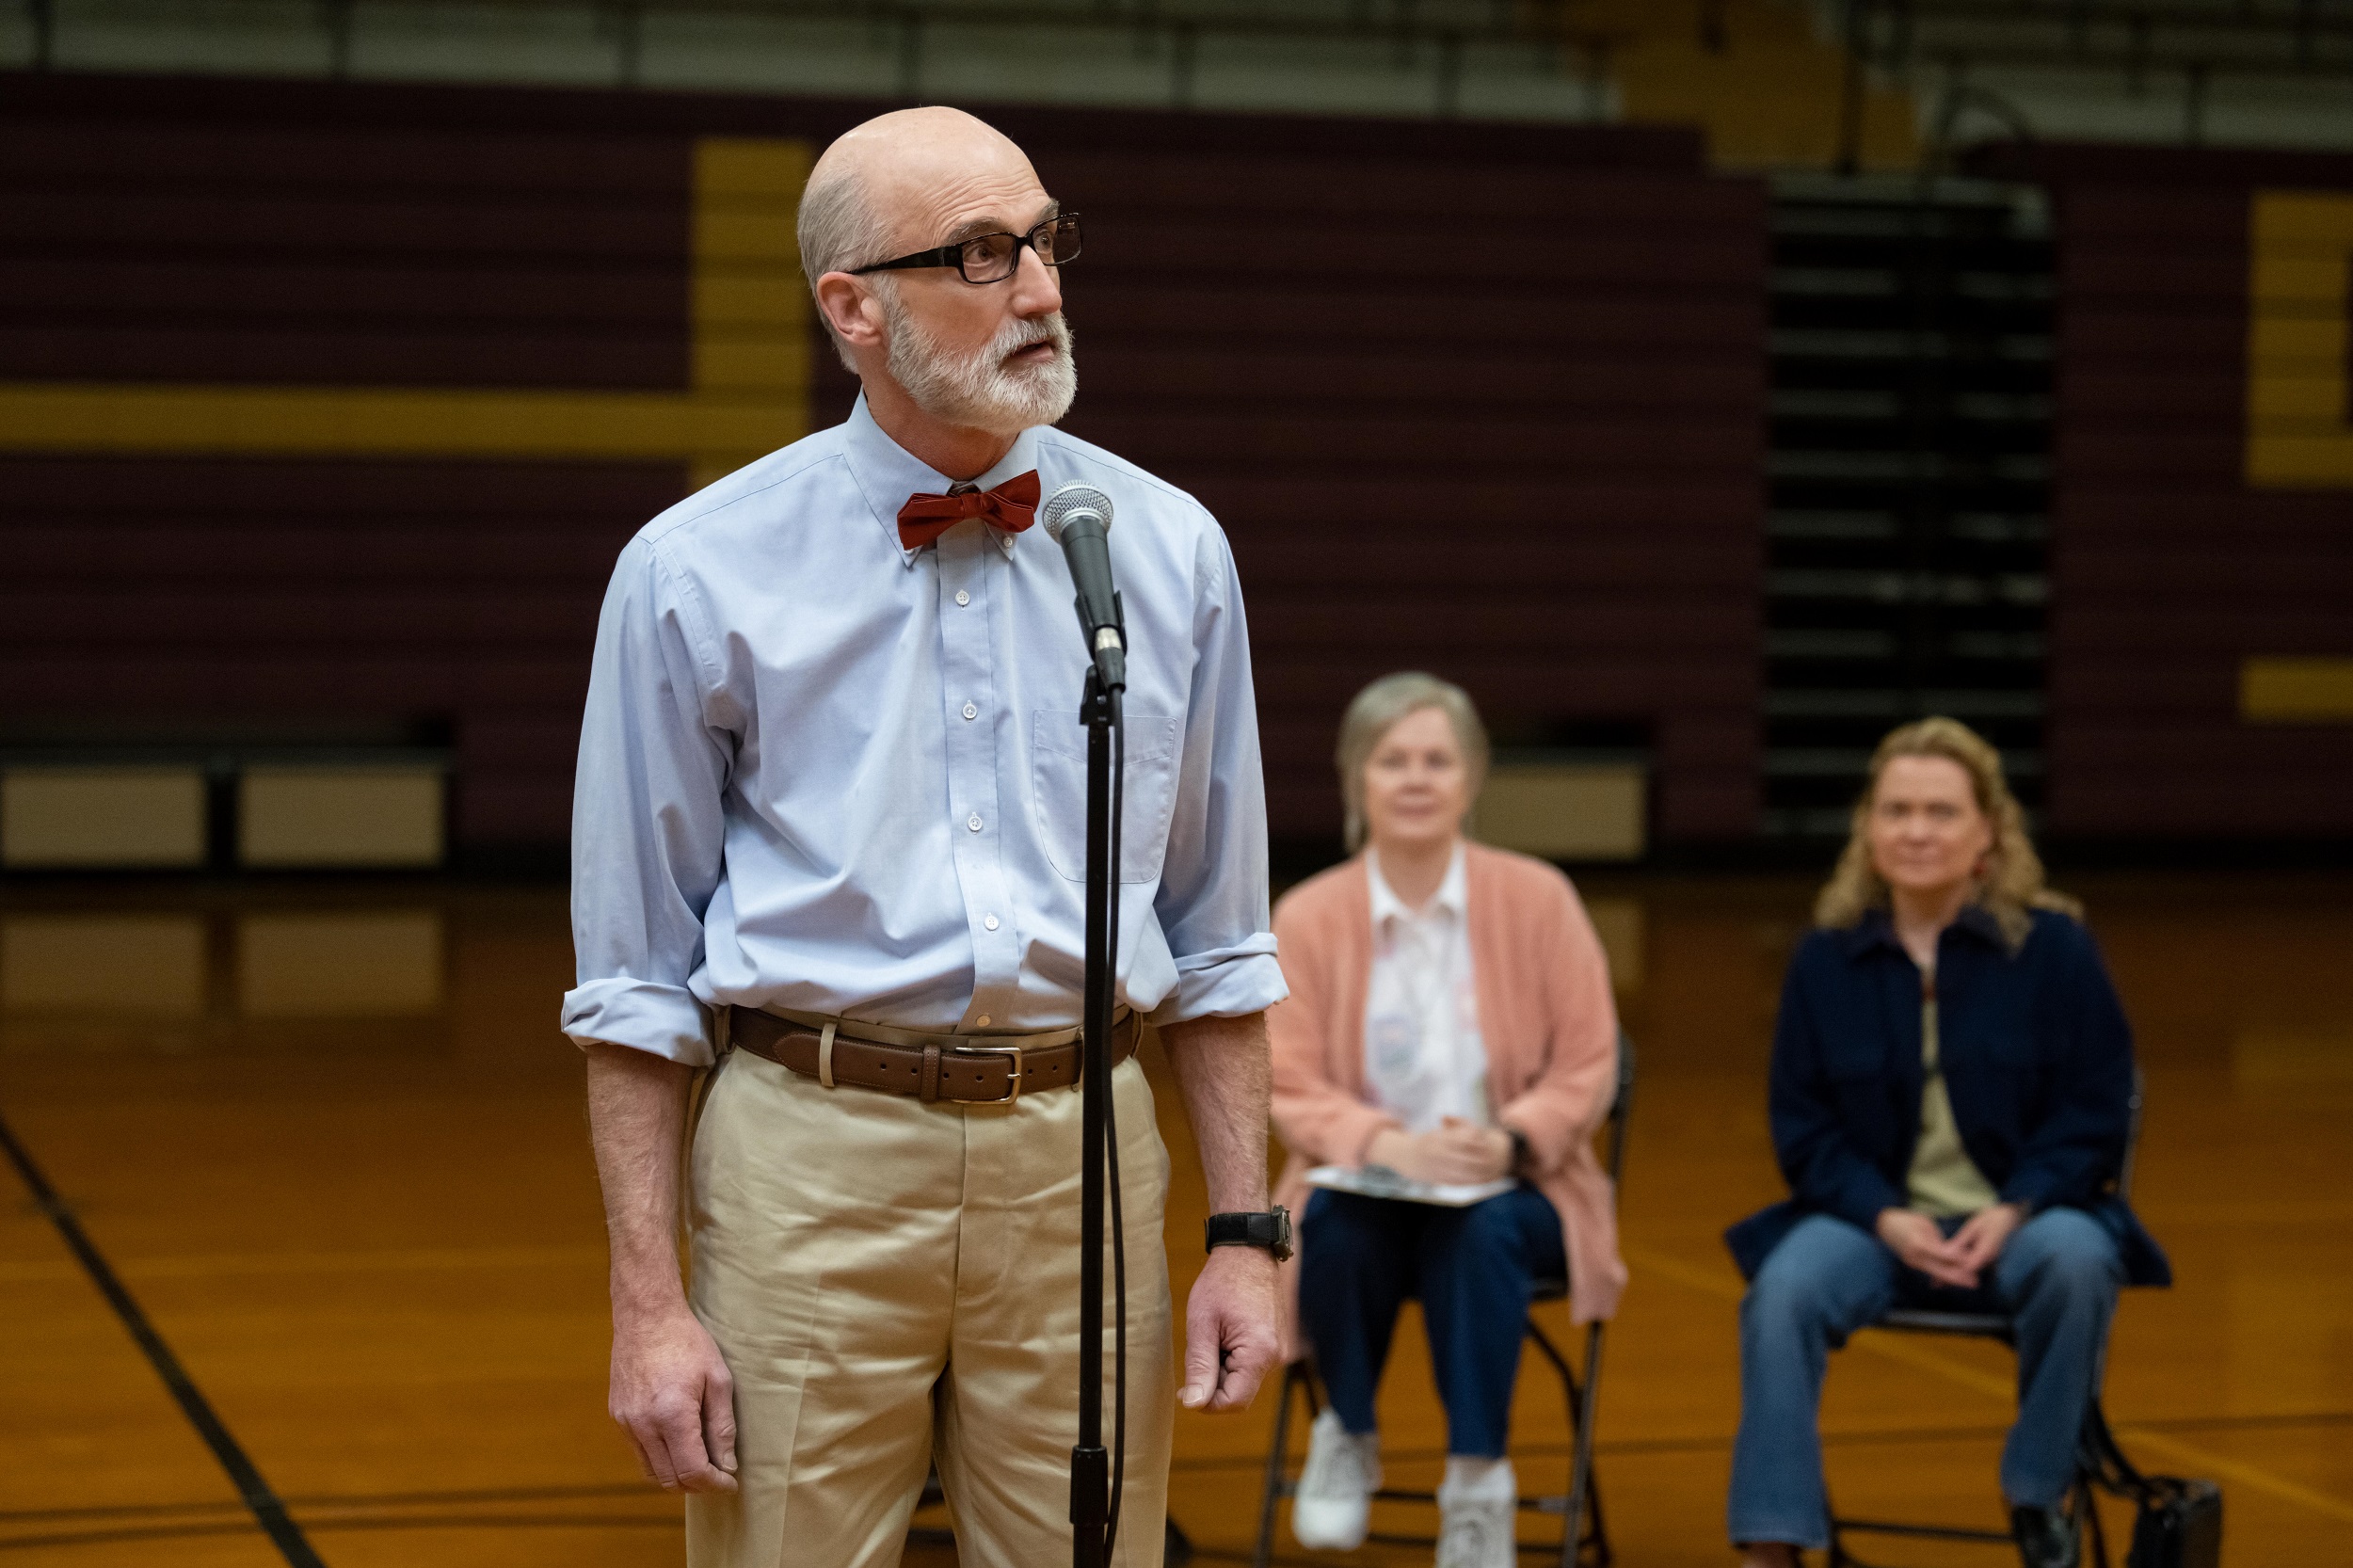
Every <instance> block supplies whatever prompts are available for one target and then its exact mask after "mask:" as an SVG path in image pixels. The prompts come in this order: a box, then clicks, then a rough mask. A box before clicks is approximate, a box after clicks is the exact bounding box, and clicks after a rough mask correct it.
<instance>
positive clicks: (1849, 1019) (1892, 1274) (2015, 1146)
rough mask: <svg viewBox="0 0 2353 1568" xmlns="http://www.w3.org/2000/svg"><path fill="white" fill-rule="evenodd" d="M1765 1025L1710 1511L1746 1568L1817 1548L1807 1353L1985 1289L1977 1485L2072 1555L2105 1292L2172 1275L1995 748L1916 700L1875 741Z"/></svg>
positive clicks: (2092, 993) (2125, 1102)
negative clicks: (1729, 1423) (2013, 1411)
mask: <svg viewBox="0 0 2353 1568" xmlns="http://www.w3.org/2000/svg"><path fill="white" fill-rule="evenodd" d="M1815 923H1816V926H1817V929H1816V930H1815V932H1814V933H1813V935H1811V936H1808V937H1807V938H1806V939H1805V940H1804V941H1803V942H1801V944H1800V945H1799V947H1798V951H1797V953H1796V955H1795V956H1794V957H1792V958H1791V959H1790V961H1789V977H1788V979H1787V981H1786V982H1785V983H1784V984H1783V987H1782V994H1781V1019H1780V1022H1779V1023H1778V1024H1777V1025H1776V1026H1775V1028H1774V1032H1773V1066H1772V1080H1771V1091H1770V1102H1771V1114H1772V1128H1773V1147H1774V1149H1775V1151H1776V1153H1777V1154H1778V1156H1779V1158H1780V1161H1781V1169H1782V1174H1783V1175H1784V1176H1786V1177H1787V1178H1788V1182H1789V1191H1790V1196H1789V1199H1788V1201H1787V1202H1785V1203H1779V1204H1775V1205H1774V1206H1773V1207H1771V1208H1768V1209H1766V1210H1764V1211H1763V1212H1762V1213H1760V1214H1757V1215H1754V1216H1753V1217H1752V1218H1750V1219H1748V1220H1744V1221H1742V1222H1741V1223H1740V1224H1737V1225H1735V1226H1734V1227H1733V1228H1732V1230H1731V1231H1730V1232H1729V1234H1728V1235H1727V1237H1726V1240H1728V1241H1729V1242H1730V1243H1731V1246H1732V1251H1733V1256H1734V1257H1735V1258H1736V1260H1737V1262H1738V1263H1739V1265H1740V1270H1741V1272H1743V1273H1745V1274H1747V1275H1748V1276H1749V1280H1750V1285H1749V1293H1748V1297H1747V1299H1746V1300H1744V1301H1743V1302H1742V1303H1741V1304H1740V1432H1739V1436H1738V1437H1737V1439H1736V1440H1735V1443H1734V1446H1733V1450H1732V1496H1731V1504H1730V1513H1731V1519H1730V1524H1731V1533H1732V1539H1733V1541H1734V1543H1735V1544H1737V1545H1738V1546H1739V1547H1740V1548H1741V1550H1742V1551H1743V1553H1744V1554H1745V1555H1744V1561H1745V1562H1746V1563H1747V1564H1748V1565H1749V1568H1795V1565H1796V1563H1797V1561H1798V1552H1799V1549H1800V1548H1801V1547H1807V1546H1812V1547H1822V1546H1826V1545H1828V1544H1830V1511H1829V1505H1828V1502H1827V1500H1826V1497H1825V1496H1824V1492H1823V1485H1822V1448H1821V1440H1820V1437H1819V1436H1818V1435H1817V1431H1816V1425H1815V1421H1816V1412H1817V1406H1818V1405H1819V1403H1820V1400H1821V1390H1822V1373H1823V1368H1824V1363H1825V1358H1826V1355H1827V1353H1828V1352H1829V1351H1830V1350H1831V1349H1832V1348H1833V1347H1835V1346H1838V1345H1841V1344H1844V1343H1845V1342H1846V1339H1847V1336H1849V1335H1850V1334H1852V1333H1853V1332H1854V1331H1855V1330H1856V1329H1859V1328H1862V1327H1864V1326H1865V1325H1866V1324H1869V1323H1871V1322H1873V1321H1876V1320H1878V1319H1879V1318H1880V1316H1881V1314H1883V1313H1885V1312H1886V1311H1887V1310H1888V1309H1889V1308H1890V1307H1893V1306H1897V1305H1904V1306H1915V1307H1928V1308H1932V1309H1939V1310H1945V1311H1975V1312H2004V1313H2009V1314H2010V1315H2011V1316H2012V1318H2013V1320H2015V1322H2016V1324H2017V1343H2018V1420H2017V1424H2016V1425H2015V1426H2013V1427H2012V1428H2011V1429H2010V1433H2009V1445H2008V1447H2007V1448H2004V1450H2003V1452H2002V1477H2001V1480H2002V1491H2003V1493H2004V1495H2005V1496H2008V1498H2009V1503H2010V1517H2011V1529H2012V1532H2013V1534H2014V1535H2015V1537H2016V1539H2017V1542H2018V1549H2019V1555H2020V1557H2021V1559H2022V1560H2024V1561H2025V1564H2026V1568H2074V1565H2075V1564H2076V1563H2077V1562H2078V1561H2079V1560H2080V1557H2081V1537H2080V1529H2081V1521H2080V1520H2077V1519H2074V1518H2073V1517H2071V1516H2070V1515H2069V1514H2068V1512H2066V1510H2065V1509H2064V1507H2063V1506H2062V1505H2063V1504H2064V1502H2065V1499H2066V1497H2067V1494H2068V1490H2069V1487H2070V1485H2071V1483H2072V1482H2073V1478H2074V1473H2075V1440H2076V1434H2077V1433H2078V1432H2081V1431H2082V1430H2083V1424H2084V1416H2085V1411H2086V1408H2087V1407H2088V1405H2089V1402H2090V1400H2091V1397H2092V1394H2093V1392H2094V1389H2093V1381H2094V1379H2095V1378H2096V1377H2097V1376H2098V1368H2099V1364H2100V1346H2101V1344H2102V1342H2103V1341H2104V1340H2105V1337H2106V1336H2107V1329H2108V1317H2109V1315H2110V1314H2111V1313H2112V1312H2113V1311H2114V1310H2115V1309H2116V1292H2117V1288H2119V1287H2120V1286H2123V1285H2164V1284H2168V1283H2169V1282H2170V1280H2171V1274H2170V1273H2169V1270H2168V1268H2167V1265H2166V1261H2165V1255H2164V1254H2163V1253H2161V1252H2159V1251H2158V1250H2157V1245H2156V1243H2155V1242H2154V1241H2153V1240H2150V1238H2149V1234H2148V1232H2146V1231H2144V1230H2142V1229H2141V1227H2140V1222H2139V1221H2138V1220H2137V1219H2135V1218H2134V1217H2133V1211H2132V1210H2131V1209H2130V1208H2127V1207H2125V1204H2124V1201H2123V1200H2122V1199H2121V1198H2120V1197H2119V1196H2117V1194H2116V1192H2115V1181H2116V1176H2117V1172H2118V1169H2119V1166H2120V1164H2121V1160H2122V1159H2123V1154H2124V1144H2125V1141H2126V1138H2127V1135H2128V1128H2129V1127H2130V1124H2131V1097H2132V1091H2133V1040H2132V1032H2131V1029H2130V1027H2129V1026H2128V1025H2127V1024H2126V1023H2125V1021H2124V1011H2123V1008H2122V1007H2121V1006H2120V1005H2119V1004H2118V1002H2117V999H2116V990H2115V988H2114V987H2113V986H2112V985H2110V984H2109V983H2108V975H2107V970H2106V968H2105V967H2104V966H2103V965H2102V964H2101V962H2100V950H2099V949H2098V948H2097V947H2096V946H2095V945H2094V944H2093V942H2092V940H2091V936H2090V933H2089V932H2088V931H2086V930H2085V929H2084V927H2083V924H2082V921H2081V920H2080V919H2079V918H2078V911H2077V908H2076V905H2075V904H2074V902H2073V900H2071V899H2066V898H2062V897H2061V896H2059V895H2058V894H2057V893H2054V892H2052V891H2051V890H2050V889H2049V888H2046V887H2044V886H2043V882H2042V862H2041V860H2040V859H2039V858H2037V857H2036V856H2035V852H2034V846H2033V845H2032V844H2030V843H2028V842H2027V840H2026V834H2025V827H2024V825H2023V823H2022V820H2021V817H2020V814H2019V810H2018V803H2017V802H2016V801H2015V800H2014V799H2012V798H2011V796H2010V792H2009V786H2008V785H2007V784H2005V783H2004V782H2003V779H2002V764H2001V759H2000V757H1999V756H1997V755H1996V754H1995V752H1994V750H1993V747H1992V746H1990V745H1988V744H1986V743H1985V742H1984V741H1982V740H1980V739H1979V738H1978V737H1977V735H1976V734H1975V733H1973V732H1972V731H1971V730H1969V729H1968V728H1966V727H1965V726H1963V725H1961V724H1959V723H1956V722H1955V721H1954V720H1951V719H1923V720H1921V721H1920V722H1919V723H1917V724H1912V725H1906V726H1905V727H1904V728H1901V729H1898V730H1897V731H1895V732H1894V733H1893V734H1891V735H1889V736H1888V737H1887V738H1886V740H1884V741H1882V742H1881V743H1880V747H1879V751H1878V753H1877V755H1875V756H1874V757H1873V758H1872V760H1871V770H1870V777H1869V781H1868V782H1867V784H1866V785H1865V789H1864V794H1863V799H1862V800H1861V801H1860V802H1859V803H1858V804H1857V805H1856V807H1855V812H1854V827H1853V832H1852V837H1851V838H1850V839H1849V842H1848V844H1847V850H1846V854H1845V856H1843V857H1842V858H1841V859H1840V860H1839V862H1838V869H1837V871H1836V872H1834V873H1833V875H1832V877H1831V880H1830V884H1829V886H1827V887H1826V888H1823V889H1822V895H1821V898H1820V900H1819V901H1818V902H1817V904H1816V905H1815Z"/></svg>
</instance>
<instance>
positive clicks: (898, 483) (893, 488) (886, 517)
mask: <svg viewBox="0 0 2353 1568" xmlns="http://www.w3.org/2000/svg"><path fill="white" fill-rule="evenodd" d="M1040 428H1042V426H1038V425H1032V426H1031V427H1030V428H1029V429H1027V430H1024V431H1022V432H1021V434H1019V435H1018V436H1016V437H1015V438H1014V439H1013V446H1012V448H1011V450H1009V451H1007V452H1006V454H1005V455H1004V456H1003V457H1001V458H1000V459H999V460H998V462H997V465H996V466H995V467H994V468H992V469H990V470H989V471H988V472H986V473H984V474H982V475H981V476H980V477H979V478H977V479H975V480H973V481H972V483H973V484H974V485H975V486H977V487H978V488H981V489H984V490H993V489H995V488H997V487H998V486H1000V485H1001V484H1003V483H1004V482H1005V481H1006V480H1008V479H1011V478H1012V477H1013V476H1014V475H1015V474H1016V473H1027V472H1030V471H1031V470H1032V469H1033V468H1035V467H1037V449H1038V440H1037V433H1038V431H1039V429H1040ZM841 430H842V448H841V449H842V453H843V455H844V456H846V457H847V458H848V459H849V463H850V475H851V477H852V478H854V479H856V481H857V488H858V490H859V493H861V494H863V495H864V496H865V497H866V504H867V506H868V507H869V508H870V509H871V510H872V513H873V515H874V520H875V521H876V522H877V523H879V524H881V525H882V531H883V536H884V537H885V538H886V539H887V540H888V541H889V545H890V548H891V549H892V550H894V551H897V552H898V553H899V556H900V564H901V565H903V566H908V567H912V566H913V565H915V558H916V557H917V556H918V555H920V554H921V553H922V552H921V551H920V550H906V549H903V548H901V546H900V544H899V508H900V507H902V506H904V505H905V504H907V497H909V496H911V495H945V494H946V493H947V492H948V488H949V487H950V486H951V485H952V484H954V483H955V482H956V481H954V480H952V479H951V478H949V477H948V476H947V475H946V474H944V473H942V472H939V471H938V470H937V469H936V468H933V467H932V466H931V465H930V464H929V463H926V462H924V461H923V460H922V459H921V458H920V457H918V456H915V455H914V454H913V453H911V452H909V451H908V450H907V449H906V448H905V447H904V446H901V445H900V444H899V443H898V442H897V441H894V440H891V439H890V437H889V436H888V435H887V434H886V433H885V432H884V430H883V427H882V426H881V425H879V424H875V423H874V416H873V414H872V413H871V412H870V411H868V409H867V407H866V394H865V393H864V392H860V393H858V395H857V402H856V405H855V406H853V407H852V408H851V409H850V417H849V419H848V420H847V421H845V422H844V423H843V424H842V427H841ZM982 526H983V527H986V526H987V525H986V524H985V523H984V524H982ZM1013 537H1014V536H1013V535H1010V534H1008V535H1006V536H1005V538H1006V539H1007V540H1008V541H1010V540H1011V539H1012V538H1013Z"/></svg>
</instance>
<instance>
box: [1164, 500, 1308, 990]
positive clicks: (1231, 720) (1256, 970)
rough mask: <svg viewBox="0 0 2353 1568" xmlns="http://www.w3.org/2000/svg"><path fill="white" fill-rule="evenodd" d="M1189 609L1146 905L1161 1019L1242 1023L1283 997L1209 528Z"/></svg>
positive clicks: (1250, 737) (1239, 673) (1219, 564)
mask: <svg viewBox="0 0 2353 1568" xmlns="http://www.w3.org/2000/svg"><path fill="white" fill-rule="evenodd" d="M1193 606H1194V607H1193V652H1194V659H1193V687H1192V693H1191V696H1190V699H1189V701H1188V703H1187V709H1186V719H1185V739H1184V755H1183V758H1182V760H1181V763H1180V767H1179V771H1178V776H1177V805H1176V811H1175V815H1174V817H1173V819H1172V821H1171V823H1170V824H1169V834H1168V855H1167V858H1166V859H1165V861H1164V862H1163V863H1162V868H1161V872H1160V894H1159V896H1158V898H1157V899H1156V900H1155V901H1154V904H1153V911H1154V913H1155V914H1156V915H1157V916H1158V917H1159V919H1160V930H1161V931H1162V932H1163V933H1164V934H1165V935H1166V936H1167V938H1168V950H1169V953H1170V955H1171V956H1172V957H1173V958H1174V959H1175V961H1176V966H1177V990H1176V993H1175V994H1174V995H1173V996H1172V997H1170V998H1169V1000H1167V1001H1165V1002H1163V1003H1162V1004H1161V1005H1160V1009H1159V1010H1158V1012H1157V1013H1156V1014H1155V1019H1156V1021H1158V1022H1160V1023H1178V1022H1182V1021H1183V1020H1185V1019H1187V1018H1202V1017H1225V1018H1232V1017H1241V1016H1245V1015H1247V1014H1251V1013H1257V1012H1262V1011H1264V1010H1265V1009H1266V1008H1269V1007H1272V1006H1273V1004H1274V1003H1276V1002H1278V1001H1280V1000H1283V998H1284V997H1285V996H1287V995H1289V988H1288V987H1287V986H1286V985H1285V984H1284V983H1283V969H1282V966H1281V965H1279V964H1277V963H1276V962H1275V960H1274V933H1273V929H1272V926H1271V922H1270V920H1269V918H1268V904H1269V899H1268V886H1267V842H1266V777H1265V772H1264V769H1263V768H1262V766H1261V764H1260V762H1259V760H1258V709H1257V699H1256V698H1255V697H1254V696H1253V695H1252V692H1251V685H1250V635H1249V629H1248V627H1247V626H1246V625H1245V624H1244V622H1243V619H1242V609H1241V578H1240V575H1239V574H1238V573H1237V572H1236V571H1235V569H1234V556H1233V552H1232V551H1231V550H1230V549H1228V548H1227V546H1226V543H1225V535H1224V534H1222V533H1220V532H1219V531H1218V530H1217V529H1216V528H1214V527H1210V528H1206V529H1204V530H1203V534H1202V538H1201V543H1200V547H1199V551H1198V553H1197V555H1196V557H1195V562H1194V569H1193Z"/></svg>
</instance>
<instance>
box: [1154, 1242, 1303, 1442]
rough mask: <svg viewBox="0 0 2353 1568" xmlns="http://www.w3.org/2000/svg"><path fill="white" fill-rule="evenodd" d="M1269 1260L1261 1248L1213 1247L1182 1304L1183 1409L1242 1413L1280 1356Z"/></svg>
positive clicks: (1274, 1291)
mask: <svg viewBox="0 0 2353 1568" xmlns="http://www.w3.org/2000/svg"><path fill="white" fill-rule="evenodd" d="M1275 1293H1276V1287H1275V1272H1274V1258H1273V1255H1271V1254H1270V1253H1268V1252H1267V1251H1266V1250H1265V1249H1264V1248H1261V1247H1219V1248H1218V1249H1217V1250H1216V1251H1214V1252H1212V1253H1210V1254H1209V1262H1208V1263H1207V1264H1206V1265H1204V1266H1203V1268H1202V1270H1201V1277H1200V1278H1199V1279H1197V1280H1195V1281H1193V1294H1192V1295H1191V1296H1189V1297H1188V1298H1186V1302H1185V1385H1184V1387H1183V1388H1181V1389H1179V1390H1178V1391H1177V1400H1178V1401H1179V1402H1181V1403H1182V1404H1183V1405H1184V1407H1185V1408H1186V1409H1187V1410H1243V1409H1247V1408H1248V1407H1249V1404H1250V1401H1251V1400H1252V1398H1253V1397H1254V1396H1256V1395H1257V1392H1258V1383H1259V1380H1260V1379H1262V1378H1264V1377H1265V1376H1266V1375H1267V1373H1269V1372H1270V1371H1273V1369H1274V1365H1275V1362H1276V1360H1277V1359H1278V1358H1279V1356H1280V1355H1281V1349H1280V1343H1279V1340H1278V1338H1277V1336H1276V1334H1275V1328H1274V1317H1275V1310H1276V1302H1275Z"/></svg>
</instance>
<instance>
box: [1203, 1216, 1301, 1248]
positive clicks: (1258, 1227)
mask: <svg viewBox="0 0 2353 1568" xmlns="http://www.w3.org/2000/svg"><path fill="white" fill-rule="evenodd" d="M1206 1228H1207V1229H1208V1231H1209V1236H1208V1241H1209V1251H1211V1252H1215V1251H1217V1249H1218V1248H1220V1247H1264V1248H1265V1249H1266V1250H1267V1251H1268V1252H1269V1253H1270V1254H1272V1255H1273V1258H1274V1261H1275V1262H1277V1263H1282V1262H1287V1261H1289V1257H1290V1255H1291V1211H1290V1210H1289V1209H1288V1208H1284V1207H1283V1206H1282V1205H1280V1204H1277V1205H1275V1206H1274V1207H1273V1208H1270V1209H1268V1210H1267V1211H1266V1212H1264V1213H1263V1214H1212V1215H1210V1216H1209V1224H1208V1226H1207V1227H1206Z"/></svg>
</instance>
